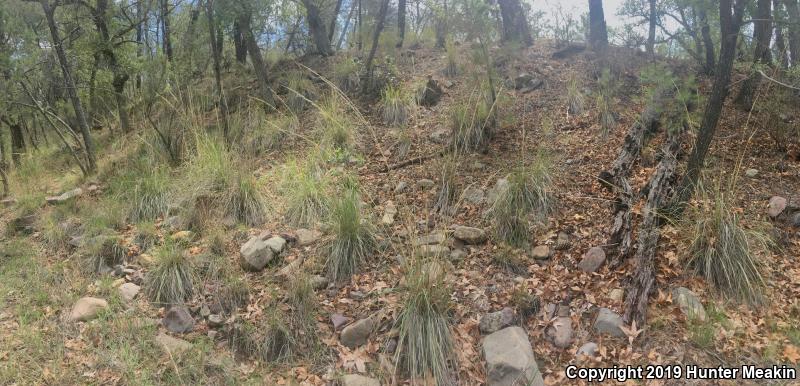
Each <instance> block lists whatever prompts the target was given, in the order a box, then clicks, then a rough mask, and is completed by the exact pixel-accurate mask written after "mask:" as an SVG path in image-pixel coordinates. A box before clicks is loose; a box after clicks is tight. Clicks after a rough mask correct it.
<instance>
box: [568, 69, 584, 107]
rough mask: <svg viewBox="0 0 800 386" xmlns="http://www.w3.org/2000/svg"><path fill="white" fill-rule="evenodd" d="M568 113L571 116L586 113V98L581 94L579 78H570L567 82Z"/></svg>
mask: <svg viewBox="0 0 800 386" xmlns="http://www.w3.org/2000/svg"><path fill="white" fill-rule="evenodd" d="M567 104H568V108H567V111H568V112H569V113H570V114H571V115H581V114H583V111H584V98H583V93H581V90H580V85H579V84H578V78H576V77H574V76H573V77H570V78H569V80H568V81H567Z"/></svg>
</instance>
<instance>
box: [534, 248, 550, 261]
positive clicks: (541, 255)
mask: <svg viewBox="0 0 800 386" xmlns="http://www.w3.org/2000/svg"><path fill="white" fill-rule="evenodd" d="M531 255H532V256H533V258H534V259H536V260H547V259H549V258H550V256H551V253H550V247H548V246H547V245H537V246H536V248H533V251H531Z"/></svg>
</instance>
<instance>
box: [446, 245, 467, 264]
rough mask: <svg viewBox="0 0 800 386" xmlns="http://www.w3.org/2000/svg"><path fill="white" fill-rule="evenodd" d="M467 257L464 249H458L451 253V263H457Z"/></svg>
mask: <svg viewBox="0 0 800 386" xmlns="http://www.w3.org/2000/svg"><path fill="white" fill-rule="evenodd" d="M466 257H467V252H466V251H465V250H463V249H460V248H456V249H453V250H452V251H450V261H452V262H457V261H461V260H464V258H466Z"/></svg>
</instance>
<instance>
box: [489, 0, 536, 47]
mask: <svg viewBox="0 0 800 386" xmlns="http://www.w3.org/2000/svg"><path fill="white" fill-rule="evenodd" d="M497 3H498V4H499V5H500V15H501V17H502V18H503V36H502V38H503V41H504V42H517V43H522V44H523V45H525V46H526V47H527V46H530V45H531V44H533V38H532V37H531V30H530V26H529V25H528V20H527V19H526V18H525V10H524V9H523V8H522V4H521V3H520V0H498V2H497Z"/></svg>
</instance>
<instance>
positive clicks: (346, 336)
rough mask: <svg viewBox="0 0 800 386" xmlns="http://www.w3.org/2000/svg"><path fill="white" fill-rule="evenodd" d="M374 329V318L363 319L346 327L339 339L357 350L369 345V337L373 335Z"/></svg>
mask: <svg viewBox="0 0 800 386" xmlns="http://www.w3.org/2000/svg"><path fill="white" fill-rule="evenodd" d="M374 328H375V323H374V322H373V321H372V318H365V319H361V320H359V321H357V322H355V323H353V324H351V325H349V326H347V327H345V328H344V329H343V330H342V334H341V336H340V338H339V339H340V341H341V342H342V344H343V345H345V346H347V347H350V348H356V347H358V346H361V345H364V344H366V343H367V339H369V335H370V334H372V330H373V329H374Z"/></svg>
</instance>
